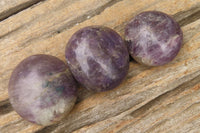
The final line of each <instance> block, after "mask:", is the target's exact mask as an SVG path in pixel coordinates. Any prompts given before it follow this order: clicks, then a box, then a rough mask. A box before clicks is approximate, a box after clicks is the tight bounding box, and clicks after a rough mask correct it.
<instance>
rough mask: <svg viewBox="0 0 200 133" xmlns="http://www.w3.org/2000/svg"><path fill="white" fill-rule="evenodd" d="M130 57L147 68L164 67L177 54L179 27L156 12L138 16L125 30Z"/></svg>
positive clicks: (180, 43)
mask: <svg viewBox="0 0 200 133" xmlns="http://www.w3.org/2000/svg"><path fill="white" fill-rule="evenodd" d="M125 40H126V42H127V46H128V50H129V53H130V55H131V56H132V57H133V58H134V59H135V60H136V61H138V62H139V63H141V64H145V65H148V66H159V65H164V64H166V63H168V62H170V61H172V60H173V59H174V58H175V57H176V55H177V54H178V52H179V50H180V48H181V45H182V40H183V34H182V31H181V29H180V26H179V25H178V23H177V22H175V21H174V20H173V19H172V18H171V17H170V16H168V15H167V14H165V13H162V12H158V11H147V12H143V13H140V14H138V15H137V16H135V18H133V19H132V20H131V21H130V22H129V23H128V24H127V26H126V28H125Z"/></svg>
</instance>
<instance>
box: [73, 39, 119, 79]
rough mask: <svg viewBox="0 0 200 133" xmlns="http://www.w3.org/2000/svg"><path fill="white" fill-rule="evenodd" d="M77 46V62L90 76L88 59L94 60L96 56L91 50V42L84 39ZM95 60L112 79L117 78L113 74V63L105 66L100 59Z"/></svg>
mask: <svg viewBox="0 0 200 133" xmlns="http://www.w3.org/2000/svg"><path fill="white" fill-rule="evenodd" d="M77 45H78V46H77V48H76V49H75V50H74V51H75V54H76V55H78V56H76V60H77V61H78V62H79V63H80V66H81V68H82V70H83V71H84V72H85V73H86V74H87V76H88V75H89V73H88V72H89V69H90V68H89V64H88V61H87V59H88V58H91V59H94V55H93V53H92V52H91V50H90V47H89V42H88V40H87V39H85V38H84V39H82V40H81V41H80V42H77ZM94 60H95V61H96V62H97V63H98V64H99V65H100V66H101V68H102V69H103V70H104V71H105V73H106V75H108V76H109V77H110V78H112V79H115V78H116V76H115V75H114V74H113V73H112V71H113V70H112V69H111V68H112V66H111V63H109V65H108V64H105V63H104V61H103V60H101V59H99V58H95V59H94Z"/></svg>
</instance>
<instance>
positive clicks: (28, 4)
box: [0, 0, 44, 22]
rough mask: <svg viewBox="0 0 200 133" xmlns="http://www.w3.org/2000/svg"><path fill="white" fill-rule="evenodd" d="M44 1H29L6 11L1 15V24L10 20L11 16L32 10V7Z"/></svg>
mask: <svg viewBox="0 0 200 133" xmlns="http://www.w3.org/2000/svg"><path fill="white" fill-rule="evenodd" d="M42 1H44V0H32V1H27V2H25V3H23V4H21V5H18V6H15V7H13V8H11V9H9V10H6V11H4V12H2V13H0V22H1V21H3V20H5V19H7V18H9V17H10V16H13V15H15V14H17V13H19V12H21V11H23V10H25V9H28V8H30V7H31V6H33V5H35V4H38V3H39V2H42Z"/></svg>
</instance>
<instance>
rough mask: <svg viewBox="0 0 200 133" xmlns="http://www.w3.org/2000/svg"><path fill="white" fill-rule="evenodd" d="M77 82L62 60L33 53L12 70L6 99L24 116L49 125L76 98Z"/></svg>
mask: <svg viewBox="0 0 200 133" xmlns="http://www.w3.org/2000/svg"><path fill="white" fill-rule="evenodd" d="M76 90H77V83H76V81H75V80H74V78H73V76H72V74H71V72H70V71H69V69H68V67H67V66H66V65H65V63H64V62H63V61H61V60H60V59H58V58H56V57H54V56H50V55H33V56H30V57H28V58H26V59H25V60H23V61H22V62H21V63H20V64H19V65H18V66H17V67H16V68H15V69H14V71H13V73H12V75H11V78H10V82H9V88H8V92H9V98H10V102H11V104H12V106H13V108H14V109H15V111H16V112H17V113H18V114H19V115H20V116H21V117H23V118H24V119H26V120H28V121H30V122H33V123H36V124H40V125H50V124H53V123H54V122H57V121H59V120H61V119H62V118H63V117H64V116H65V115H67V114H68V113H69V112H70V110H71V109H72V107H73V106H74V104H75V101H76Z"/></svg>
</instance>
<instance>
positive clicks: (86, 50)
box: [65, 26, 129, 92]
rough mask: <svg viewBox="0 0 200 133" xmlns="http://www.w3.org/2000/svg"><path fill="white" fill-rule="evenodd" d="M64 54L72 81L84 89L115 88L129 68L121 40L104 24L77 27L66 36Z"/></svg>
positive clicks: (127, 56)
mask: <svg viewBox="0 0 200 133" xmlns="http://www.w3.org/2000/svg"><path fill="white" fill-rule="evenodd" d="M65 55H66V59H67V63H68V65H69V68H70V70H71V71H72V73H73V75H74V77H75V78H76V80H77V81H78V82H79V83H81V84H82V85H83V86H84V87H85V88H87V89H88V90H93V91H97V92H99V91H107V90H111V89H114V88H115V87H117V86H118V85H119V84H120V83H121V82H122V80H123V79H124V78H125V76H126V75H127V72H128V68H129V55H128V50H127V47H126V46H125V43H124V41H123V39H122V38H121V37H120V35H119V34H118V33H116V32H115V31H114V30H112V29H110V28H107V27H102V26H89V27H85V28H83V29H80V30H79V31H77V32H76V33H75V34H74V35H73V36H72V37H71V38H70V40H69V42H68V44H67V46H66V51H65Z"/></svg>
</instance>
